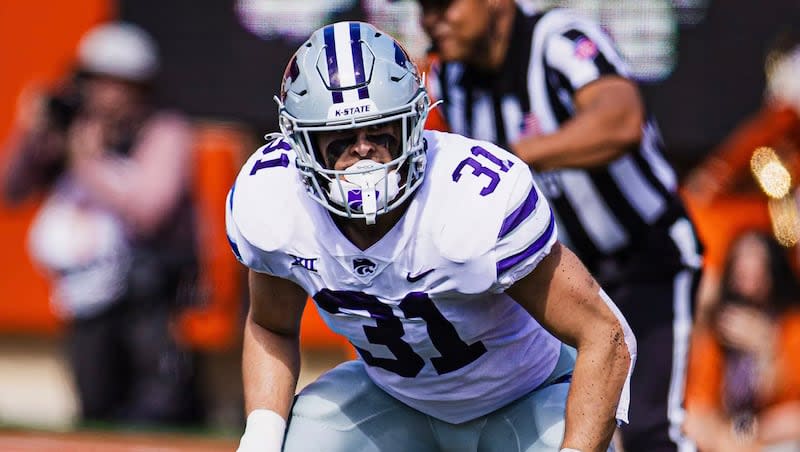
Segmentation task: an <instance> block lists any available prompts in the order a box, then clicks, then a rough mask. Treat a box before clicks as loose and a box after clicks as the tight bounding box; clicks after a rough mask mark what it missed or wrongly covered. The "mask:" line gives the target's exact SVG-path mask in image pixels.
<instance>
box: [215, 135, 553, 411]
mask: <svg viewBox="0 0 800 452" xmlns="http://www.w3.org/2000/svg"><path fill="white" fill-rule="evenodd" d="M424 138H425V141H426V146H427V158H428V161H427V167H426V175H425V180H424V182H423V183H422V185H421V186H420V187H419V189H418V191H417V192H416V194H415V195H414V196H413V197H412V199H411V200H410V203H409V206H408V210H407V212H406V213H405V215H404V216H403V217H402V219H401V220H400V221H399V222H398V223H397V224H396V225H395V226H394V228H393V229H392V230H390V231H389V233H387V234H386V235H385V236H384V237H383V238H382V239H381V240H380V241H378V242H377V243H376V244H374V245H373V246H371V247H370V248H368V249H366V250H363V251H362V250H360V249H358V248H357V247H356V246H354V245H353V244H352V243H351V242H350V241H349V240H348V239H347V238H345V237H344V235H343V234H342V233H341V232H340V230H339V229H338V228H337V227H336V225H335V224H334V222H333V220H332V219H331V217H330V214H329V213H328V211H327V210H325V208H324V207H322V206H321V205H319V204H317V203H316V202H314V201H313V200H312V199H311V198H310V197H309V196H308V195H307V194H306V193H305V186H304V184H303V182H302V180H301V178H300V174H299V172H298V171H297V170H296V168H295V167H294V159H295V156H294V152H293V151H292V150H291V149H290V147H289V145H288V144H287V143H285V142H283V141H281V140H275V141H272V142H270V143H268V144H267V145H265V146H263V147H262V148H260V149H259V150H258V151H256V152H255V154H254V155H253V156H252V157H251V158H250V159H249V160H248V162H247V163H246V164H245V165H244V167H243V169H242V171H241V173H240V174H239V176H238V178H237V179H236V182H235V184H234V186H233V188H232V189H231V192H230V193H229V195H228V199H227V209H226V211H227V213H226V221H227V231H228V236H229V240H230V241H231V246H232V248H233V250H234V252H235V253H236V255H237V258H238V259H239V260H240V261H241V262H242V263H243V264H245V265H246V266H248V267H249V268H251V269H253V270H254V271H257V272H263V273H268V274H270V275H275V276H278V277H281V278H286V279H289V280H291V281H293V282H295V283H297V284H298V285H300V286H301V287H303V288H304V289H305V290H306V291H307V292H308V293H309V294H310V295H311V296H312V297H313V299H314V301H315V302H316V304H317V308H318V309H319V312H320V313H321V315H322V317H323V319H324V320H325V322H326V323H327V325H328V326H329V327H330V328H331V329H333V330H334V331H335V332H337V333H339V334H342V335H344V336H346V337H347V338H348V339H349V340H350V342H351V343H352V344H353V345H354V346H355V347H356V349H357V350H358V352H359V356H360V358H361V359H362V360H364V361H365V362H366V363H367V364H368V366H367V370H368V373H369V376H370V377H371V378H372V380H373V381H374V382H375V384H377V385H378V386H379V387H381V388H383V389H384V390H385V391H386V392H388V393H389V394H391V395H392V396H394V397H396V398H397V399H399V400H401V401H402V402H404V403H406V404H407V405H409V406H411V407H413V408H415V409H417V410H419V411H422V412H424V413H426V414H429V415H431V416H434V417H436V418H439V419H442V420H445V421H447V422H451V423H460V422H464V421H467V420H470V419H473V418H475V417H478V416H481V415H484V414H486V413H489V412H491V411H493V410H495V409H497V408H499V407H501V406H504V405H506V404H508V403H510V402H512V401H514V400H515V399H517V398H519V397H521V396H522V395H524V394H526V393H528V392H530V391H531V390H533V389H535V388H536V387H537V386H538V385H539V384H541V383H542V382H543V381H544V380H545V378H546V377H547V376H548V375H549V374H550V373H551V372H552V370H553V368H554V367H555V364H556V361H557V360H558V354H559V350H560V342H559V341H558V340H557V339H556V338H555V337H553V336H552V335H550V333H548V332H547V331H545V330H544V329H543V328H542V326H541V325H539V323H538V322H536V321H535V320H534V319H533V317H531V315H530V314H529V313H528V312H527V311H525V310H524V309H523V308H522V307H521V306H520V305H519V304H517V303H516V302H515V301H514V300H512V299H511V298H510V297H509V296H507V295H505V294H504V290H505V289H506V288H508V287H509V286H510V285H511V284H513V283H514V282H515V281H516V280H518V279H520V278H522V277H523V276H525V275H526V274H528V273H529V272H530V271H531V270H533V269H534V267H536V265H537V264H538V263H539V262H540V261H541V259H542V258H543V257H544V256H546V255H547V254H548V253H549V252H550V248H551V247H552V245H553V244H554V243H555V242H556V236H557V231H556V226H555V222H554V219H553V214H552V213H551V211H550V207H549V205H548V203H547V200H546V199H545V198H544V196H543V195H542V194H541V192H539V190H538V188H537V187H536V184H535V183H534V181H533V178H532V176H531V172H530V170H529V168H528V166H527V165H526V164H525V163H523V162H522V161H521V160H519V159H518V158H517V157H515V156H514V155H512V154H511V153H509V152H507V151H505V150H502V149H500V148H499V147H497V146H495V145H493V144H491V143H488V142H484V141H477V140H472V139H469V138H465V137H463V136H460V135H455V134H447V133H440V132H432V131H426V132H425V135H424ZM357 221H362V220H357Z"/></svg>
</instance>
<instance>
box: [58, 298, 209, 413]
mask: <svg viewBox="0 0 800 452" xmlns="http://www.w3.org/2000/svg"><path fill="white" fill-rule="evenodd" d="M169 304H170V303H169V302H164V303H161V304H159V303H147V304H144V305H143V304H141V303H134V302H132V301H130V300H125V301H121V302H119V303H117V304H115V305H114V306H112V307H111V308H110V309H108V310H107V311H105V312H103V313H101V314H99V315H97V316H94V317H91V318H87V319H79V320H75V321H73V322H71V324H70V325H69V330H68V333H67V338H66V339H67V340H66V344H67V353H68V357H69V362H70V365H71V366H72V371H73V374H74V378H75V381H76V384H77V389H78V395H79V398H80V404H81V410H82V417H83V420H84V421H88V422H97V421H99V422H112V423H126V424H132V425H163V424H173V425H186V424H199V423H200V422H202V421H203V420H204V413H203V410H202V404H201V402H200V397H199V396H198V391H197V389H198V388H197V384H196V380H197V376H196V371H195V367H196V359H195V357H194V356H193V354H192V352H191V351H188V350H184V349H181V348H180V347H179V346H178V344H176V342H175V340H174V338H173V336H172V334H171V332H170V325H169V324H170V316H171V312H170V306H169Z"/></svg>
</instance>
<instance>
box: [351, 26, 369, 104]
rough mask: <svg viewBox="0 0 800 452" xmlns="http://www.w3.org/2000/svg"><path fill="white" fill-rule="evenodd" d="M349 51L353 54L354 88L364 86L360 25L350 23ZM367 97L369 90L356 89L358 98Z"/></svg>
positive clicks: (364, 88)
mask: <svg viewBox="0 0 800 452" xmlns="http://www.w3.org/2000/svg"><path fill="white" fill-rule="evenodd" d="M350 50H351V51H352V52H353V71H354V72H355V75H356V86H358V85H362V84H364V82H365V81H366V78H365V74H364V54H363V50H362V49H361V24H359V23H357V22H351V23H350ZM368 97H369V88H367V87H366V86H364V87H362V88H359V89H358V98H359V99H366V98H368Z"/></svg>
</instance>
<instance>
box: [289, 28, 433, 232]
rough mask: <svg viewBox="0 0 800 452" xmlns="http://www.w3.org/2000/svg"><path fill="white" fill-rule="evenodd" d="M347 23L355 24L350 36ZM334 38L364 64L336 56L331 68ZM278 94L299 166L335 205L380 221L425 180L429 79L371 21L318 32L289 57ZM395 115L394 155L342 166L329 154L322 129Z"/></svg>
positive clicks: (319, 197) (328, 204)
mask: <svg viewBox="0 0 800 452" xmlns="http://www.w3.org/2000/svg"><path fill="white" fill-rule="evenodd" d="M334 27H338V28H337V29H336V30H337V31H336V33H338V34H336V39H337V40H338V41H336V42H333V40H332V38H331V36H333V33H334V32H333V29H334ZM342 30H344V31H345V32H346V31H348V30H349V33H350V34H349V36H348V35H347V34H344V35H343V34H342ZM323 34H324V38H323ZM348 37H349V39H348ZM334 46H338V48H339V49H340V50H339V51H338V52H339V53H337V54H336V55H339V56H341V55H342V53H341V52H343V50H341V49H347V50H349V49H350V48H352V49H353V50H352V52H353V55H355V54H356V51H358V52H359V53H358V54H359V58H358V61H359V62H360V63H361V66H357V65H355V64H353V63H352V62H351V61H348V62H347V63H341V62H340V63H339V64H336V59H335V58H333V61H334V63H333V68H334V69H331V66H332V64H331V60H332V58H331V57H332V56H333V55H334V51H332V50H331V48H332V47H334ZM352 60H355V58H353V59H352ZM348 67H349V68H351V69H350V72H349V73H347V68H348ZM353 68H356V69H355V70H353ZM334 70H335V71H338V72H334ZM354 73H355V74H354ZM348 77H349V78H348ZM359 77H360V78H361V79H362V80H361V82H360V83H354V84H352V85H350V86H347V87H346V88H342V87H340V86H335V85H336V84H340V83H341V81H342V80H350V81H353V80H355V81H356V82H358V81H359ZM334 82H335V83H334ZM356 93H357V94H356ZM363 93H366V95H365V94H363ZM337 99H338V100H337ZM342 99H344V102H343V101H342ZM348 99H349V102H348ZM276 101H277V102H278V106H279V116H280V128H281V132H282V134H283V136H284V138H285V140H286V141H287V142H288V143H289V144H290V145H291V146H292V147H293V148H294V150H295V152H296V154H297V161H296V166H297V168H298V169H299V170H300V172H301V174H302V177H303V181H304V182H305V184H306V188H307V191H308V193H309V195H310V196H311V198H312V199H314V200H315V201H316V202H318V203H319V204H321V205H322V206H324V207H325V208H326V209H328V210H329V211H330V212H333V213H335V214H337V215H340V216H343V217H348V218H364V219H365V220H366V222H367V224H374V223H375V221H376V216H377V215H379V214H382V213H386V212H389V211H391V210H392V209H394V208H396V207H398V206H400V205H401V204H402V203H403V202H404V201H405V200H406V199H408V197H409V196H410V195H411V194H412V193H413V192H414V190H415V189H416V188H417V187H419V185H420V184H421V182H422V180H423V176H424V172H425V149H424V141H423V139H422V131H423V127H424V124H425V119H426V117H427V114H428V109H429V100H428V96H427V93H426V91H425V88H424V82H423V81H422V80H421V78H420V77H419V76H418V75H417V72H416V67H414V66H413V64H412V63H411V62H410V60H408V59H407V54H405V51H404V50H402V47H400V46H399V44H398V43H397V42H396V41H394V39H392V38H391V37H389V36H388V35H385V34H383V33H382V32H380V31H378V30H376V29H375V28H374V27H372V26H371V25H368V24H363V23H357V22H349V23H347V22H345V23H339V24H335V25H329V26H328V27H325V28H323V29H321V30H319V31H317V32H315V33H314V34H313V35H312V36H311V38H310V39H309V42H307V43H306V44H304V45H303V46H301V47H300V50H298V52H297V53H296V54H295V56H294V57H293V58H292V60H291V61H290V63H289V66H288V67H287V71H286V75H285V77H284V86H283V89H282V93H281V98H280V99H278V98H276ZM390 122H397V124H398V125H397V126H396V127H397V128H398V129H399V132H400V133H399V137H397V138H398V144H397V150H396V151H395V153H392V160H391V161H389V162H387V163H378V162H375V161H373V160H370V159H364V160H360V161H358V162H357V163H355V164H353V165H352V166H350V167H349V168H346V169H343V170H335V169H332V166H331V165H332V162H330V163H326V162H325V161H324V160H323V153H322V152H321V150H319V149H318V146H317V140H316V138H317V136H318V134H320V133H324V132H334V131H343V130H354V129H360V128H363V127H372V126H376V125H385V124H387V123H390ZM368 136H369V134H368Z"/></svg>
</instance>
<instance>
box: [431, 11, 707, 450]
mask: <svg viewBox="0 0 800 452" xmlns="http://www.w3.org/2000/svg"><path fill="white" fill-rule="evenodd" d="M418 2H419V3H420V4H421V6H422V11H423V16H422V25H423V28H424V29H425V31H426V32H427V33H428V35H429V36H430V37H431V39H432V41H433V49H432V54H431V60H430V61H429V64H430V73H431V75H430V79H429V84H430V85H431V86H430V91H431V94H432V96H433V97H435V98H438V99H441V100H443V101H444V103H443V105H442V107H441V113H443V116H444V118H443V119H444V122H445V123H446V126H447V128H448V129H449V130H450V131H453V132H456V133H460V134H464V135H467V136H470V137H474V138H479V139H484V140H488V141H493V142H495V143H498V144H500V145H501V146H504V147H506V148H509V149H512V150H513V151H514V152H515V153H516V154H517V155H518V156H519V157H521V158H522V159H523V160H525V161H526V162H528V163H529V164H530V165H531V167H532V168H534V169H535V170H536V171H537V173H538V174H537V179H538V181H539V184H540V186H541V188H542V189H543V190H544V191H545V193H546V194H547V195H548V197H549V199H550V201H551V205H552V206H553V207H554V210H555V212H556V215H557V216H558V219H559V226H560V229H559V235H560V236H561V237H563V241H564V242H565V243H567V244H568V245H569V246H570V247H571V248H572V249H573V250H574V251H575V252H576V253H577V254H578V255H579V256H580V257H581V259H582V260H583V262H585V263H586V265H587V266H588V267H589V268H590V270H591V271H592V273H593V274H594V276H595V277H596V278H597V279H598V280H599V281H600V282H601V284H602V285H603V287H604V288H605V290H606V291H607V292H608V293H609V295H611V297H612V299H613V300H614V301H615V302H616V304H617V305H618V306H619V308H620V310H621V311H622V312H623V313H624V315H625V316H626V318H627V319H628V322H629V323H630V325H631V327H632V328H633V331H634V333H635V334H636V338H637V340H638V344H639V354H638V358H637V362H636V368H635V371H634V374H633V380H632V384H631V413H632V416H631V422H630V424H629V425H626V426H623V427H622V438H623V444H624V447H625V451H626V452H640V451H642V452H661V451H687V450H693V446H692V445H691V444H690V443H689V442H688V441H686V440H685V439H684V438H683V437H682V434H681V430H680V427H681V423H682V420H683V390H684V376H685V366H686V354H687V347H688V339H689V333H690V329H691V324H692V311H693V306H694V294H695V288H696V282H697V280H698V278H699V273H700V266H701V254H700V253H701V251H700V248H701V247H700V244H699V243H698V241H697V239H696V237H695V232H694V227H693V225H692V223H691V221H690V220H689V218H688V217H687V215H686V213H685V211H684V208H683V206H682V204H681V201H680V200H679V198H678V197H677V195H676V193H675V188H676V178H675V174H674V172H673V170H672V168H671V167H670V165H669V164H668V163H667V162H666V161H665V160H664V158H663V156H662V152H661V148H662V142H661V140H660V138H659V135H658V130H657V129H656V126H655V124H654V123H653V122H652V121H650V120H648V119H647V117H646V113H645V111H644V106H643V104H642V100H641V97H640V95H639V91H638V88H637V86H636V84H635V83H634V82H633V81H631V80H630V79H629V77H628V68H627V67H626V63H625V62H624V61H623V60H622V58H621V57H620V55H619V53H618V52H617V50H616V49H615V47H614V44H613V43H612V41H611V39H610V38H609V37H608V36H607V35H606V34H605V33H604V32H603V31H602V30H601V29H600V27H599V26H598V25H596V24H595V23H592V22H590V21H587V20H586V19H582V18H579V17H577V16H576V15H574V14H572V13H571V12H569V11H567V10H563V9H553V10H549V11H546V12H541V11H539V12H535V11H526V10H524V9H523V8H522V6H520V5H517V4H516V3H515V2H514V0H418Z"/></svg>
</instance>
